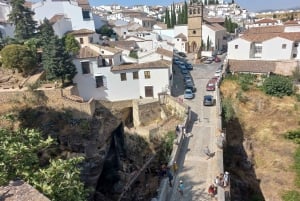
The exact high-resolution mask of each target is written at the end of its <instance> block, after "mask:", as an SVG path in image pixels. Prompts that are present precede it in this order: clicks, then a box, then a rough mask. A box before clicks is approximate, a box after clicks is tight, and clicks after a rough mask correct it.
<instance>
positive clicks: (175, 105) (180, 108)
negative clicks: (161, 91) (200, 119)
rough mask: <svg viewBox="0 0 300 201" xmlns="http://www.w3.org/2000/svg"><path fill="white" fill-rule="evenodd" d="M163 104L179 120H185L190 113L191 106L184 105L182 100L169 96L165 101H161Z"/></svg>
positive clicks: (166, 96)
mask: <svg viewBox="0 0 300 201" xmlns="http://www.w3.org/2000/svg"><path fill="white" fill-rule="evenodd" d="M160 101H161V103H162V104H165V105H166V107H167V108H168V109H169V110H170V111H171V112H172V115H176V116H178V117H179V118H182V119H184V118H185V117H186V115H187V114H188V111H189V106H188V105H186V104H185V103H183V101H182V100H181V99H177V98H174V97H172V96H169V95H164V97H163V99H161V100H160Z"/></svg>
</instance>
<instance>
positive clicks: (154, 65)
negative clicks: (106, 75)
mask: <svg viewBox="0 0 300 201" xmlns="http://www.w3.org/2000/svg"><path fill="white" fill-rule="evenodd" d="M170 66H171V62H170V61H166V60H158V61H154V62H148V63H140V64H126V65H119V66H113V67H111V71H122V70H130V69H151V68H170Z"/></svg>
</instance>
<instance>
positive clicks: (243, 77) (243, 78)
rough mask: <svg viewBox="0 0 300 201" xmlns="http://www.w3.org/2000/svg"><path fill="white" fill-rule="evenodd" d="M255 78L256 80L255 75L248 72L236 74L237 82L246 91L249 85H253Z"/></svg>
mask: <svg viewBox="0 0 300 201" xmlns="http://www.w3.org/2000/svg"><path fill="white" fill-rule="evenodd" d="M255 80H256V76H255V75H253V74H250V73H248V74H239V76H238V82H239V84H240V86H241V89H242V90H243V91H248V90H249V89H250V86H251V85H253V83H254V81H255Z"/></svg>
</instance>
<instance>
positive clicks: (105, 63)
mask: <svg viewBox="0 0 300 201" xmlns="http://www.w3.org/2000/svg"><path fill="white" fill-rule="evenodd" d="M75 33H76V32H75ZM74 36H75V38H76V39H77V40H79V41H81V49H80V53H79V54H78V55H77V57H76V59H74V60H73V63H74V64H75V66H76V69H77V74H76V76H75V77H74V79H73V82H74V83H76V85H77V88H78V92H79V95H80V96H81V97H82V98H83V99H84V100H89V99H90V98H94V99H96V100H110V101H118V100H131V99H139V98H157V97H158V96H157V95H158V93H160V92H167V93H169V92H170V90H169V89H170V88H171V86H172V62H171V60H172V57H171V56H172V55H171V54H172V52H167V51H162V50H157V52H156V54H155V55H154V54H153V55H154V57H151V58H150V59H148V60H151V61H147V59H146V58H145V59H144V63H134V64H126V65H125V64H123V62H124V60H123V56H122V50H120V49H116V48H111V47H107V46H100V45H97V44H91V43H89V41H90V40H91V36H92V32H89V33H86V34H83V33H81V35H79V34H74Z"/></svg>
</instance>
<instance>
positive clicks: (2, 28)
mask: <svg viewBox="0 0 300 201" xmlns="http://www.w3.org/2000/svg"><path fill="white" fill-rule="evenodd" d="M10 11H11V6H10V5H8V4H7V3H5V2H0V32H1V34H2V37H3V38H5V37H13V36H14V30H15V29H14V26H13V25H12V24H11V23H9V22H8V14H9V13H10Z"/></svg>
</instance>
